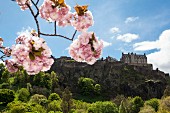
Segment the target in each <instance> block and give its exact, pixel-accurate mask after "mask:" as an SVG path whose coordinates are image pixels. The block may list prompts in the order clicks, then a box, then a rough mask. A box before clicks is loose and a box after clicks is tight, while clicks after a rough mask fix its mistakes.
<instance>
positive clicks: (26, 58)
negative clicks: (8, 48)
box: [11, 33, 54, 75]
mask: <svg viewBox="0 0 170 113" xmlns="http://www.w3.org/2000/svg"><path fill="white" fill-rule="evenodd" d="M23 39H24V40H23ZM16 42H17V43H16V45H13V46H12V52H11V56H12V58H13V60H14V61H15V62H16V63H17V65H19V66H23V68H24V69H25V70H26V71H27V73H28V74H30V75H33V74H37V73H39V72H40V71H47V70H49V69H50V67H51V65H52V64H53V63H54V60H53V59H52V58H51V55H52V52H51V50H50V48H49V47H48V46H47V44H46V42H45V40H44V39H43V38H39V37H38V36H37V35H34V34H32V33H30V34H27V33H25V34H24V33H22V34H21V35H19V36H18V38H17V39H16Z"/></svg>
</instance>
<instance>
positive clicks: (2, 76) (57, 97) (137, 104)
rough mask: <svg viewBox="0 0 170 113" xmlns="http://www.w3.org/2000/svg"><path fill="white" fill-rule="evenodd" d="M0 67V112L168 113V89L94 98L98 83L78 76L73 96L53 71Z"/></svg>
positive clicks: (99, 88)
mask: <svg viewBox="0 0 170 113" xmlns="http://www.w3.org/2000/svg"><path fill="white" fill-rule="evenodd" d="M0 69H1V72H0V111H1V112H2V113H170V107H169V106H170V94H169V93H168V92H167V91H166V90H167V89H166V90H165V93H164V95H163V96H162V98H161V99H157V98H152V99H149V100H144V99H142V98H141V97H139V96H135V97H125V96H123V95H117V96H116V97H115V98H113V99H110V100H108V99H103V98H102V99H100V98H96V97H98V96H101V97H104V95H102V94H101V93H100V91H101V85H100V84H97V83H96V82H95V81H94V80H93V79H91V78H85V77H80V78H79V79H78V81H77V87H78V88H79V90H80V92H78V93H77V94H74V95H73V94H72V92H71V91H70V89H69V87H68V86H66V87H65V88H63V87H62V86H60V84H59V80H58V76H57V75H56V73H55V72H53V71H52V72H48V73H47V72H46V73H45V72H40V73H39V74H36V75H34V76H30V75H28V74H27V73H26V71H25V70H23V69H22V70H20V71H18V72H16V73H9V72H8V70H7V69H6V68H5V66H4V65H3V64H0ZM84 97H86V99H84ZM92 97H93V98H96V99H93V100H91V98H92Z"/></svg>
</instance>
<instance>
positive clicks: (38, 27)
mask: <svg viewBox="0 0 170 113" xmlns="http://www.w3.org/2000/svg"><path fill="white" fill-rule="evenodd" d="M31 1H32V0H31ZM27 6H28V8H29V10H30V11H31V14H32V16H33V17H34V20H35V23H36V25H37V32H38V37H40V26H39V22H38V20H37V16H36V15H35V14H34V11H33V9H32V8H31V6H30V5H29V4H27ZM38 12H39V11H38Z"/></svg>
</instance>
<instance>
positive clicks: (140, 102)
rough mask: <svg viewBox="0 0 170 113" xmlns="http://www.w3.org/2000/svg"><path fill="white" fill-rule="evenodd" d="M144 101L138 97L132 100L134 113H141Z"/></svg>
mask: <svg viewBox="0 0 170 113" xmlns="http://www.w3.org/2000/svg"><path fill="white" fill-rule="evenodd" d="M143 105H144V101H143V100H142V98H141V97H139V96H136V97H134V98H133V99H132V109H131V110H132V113H139V111H140V107H143Z"/></svg>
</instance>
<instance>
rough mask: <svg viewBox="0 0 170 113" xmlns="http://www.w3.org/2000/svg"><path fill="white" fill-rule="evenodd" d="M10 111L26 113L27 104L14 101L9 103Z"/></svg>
mask: <svg viewBox="0 0 170 113" xmlns="http://www.w3.org/2000/svg"><path fill="white" fill-rule="evenodd" d="M8 108H9V113H25V112H26V111H27V104H26V103H23V102H20V101H14V102H11V103H9V104H8Z"/></svg>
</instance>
